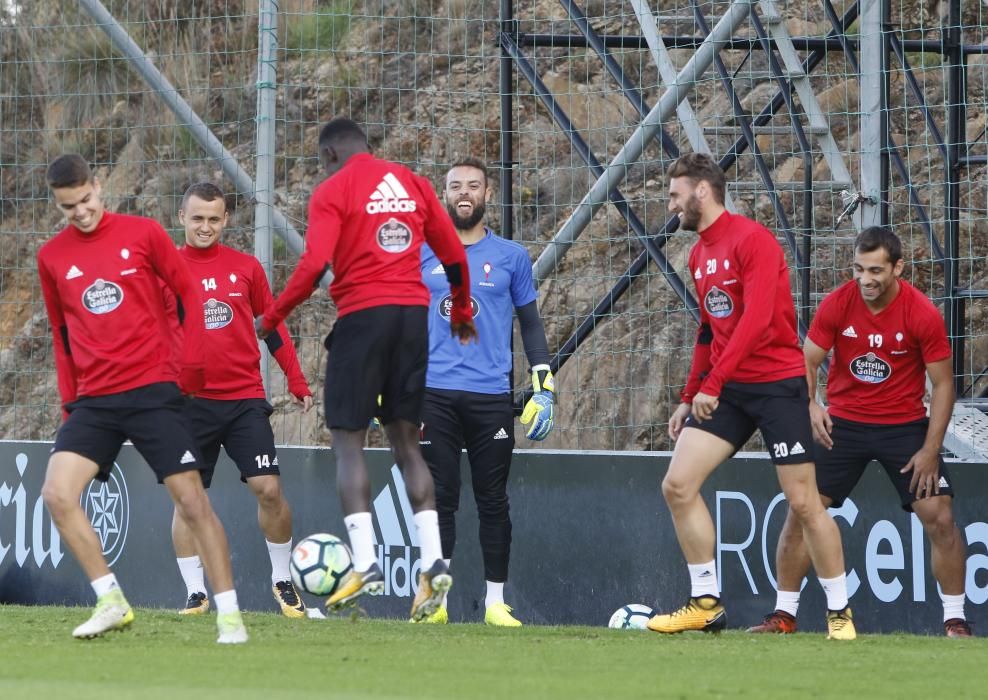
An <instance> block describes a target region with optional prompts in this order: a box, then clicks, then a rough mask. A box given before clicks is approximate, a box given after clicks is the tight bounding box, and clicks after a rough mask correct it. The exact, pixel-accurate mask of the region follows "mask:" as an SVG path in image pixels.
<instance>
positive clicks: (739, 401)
mask: <svg viewBox="0 0 988 700" xmlns="http://www.w3.org/2000/svg"><path fill="white" fill-rule="evenodd" d="M686 425H687V426H688V427H691V428H699V429H700V430H705V431H706V432H708V433H712V434H714V435H716V436H717V437H719V438H722V439H724V440H727V441H728V442H729V443H731V444H732V445H734V449H735V451H736V450H740V449H741V448H742V447H743V446H744V444H745V443H746V442H748V440H749V439H750V438H751V436H752V435H754V433H755V430H756V429H760V430H761V432H762V438H764V440H765V446H766V447H767V448H768V451H769V457H770V458H771V459H772V462H773V463H774V464H802V463H803V462H812V461H813V428H812V426H811V425H810V401H809V396H808V394H807V389H806V377H791V378H789V379H780V380H779V381H775V382H758V383H750V384H742V383H741V382H728V383H727V384H725V385H724V388H723V389H722V390H721V392H720V397H719V403H718V404H717V410H716V411H714V413H713V415H712V416H711V417H710V418H709V419H707V420H705V421H703V422H702V423H698V422H697V421H696V420H695V419H694V418H693V416H690V417H689V418H687V419H686Z"/></svg>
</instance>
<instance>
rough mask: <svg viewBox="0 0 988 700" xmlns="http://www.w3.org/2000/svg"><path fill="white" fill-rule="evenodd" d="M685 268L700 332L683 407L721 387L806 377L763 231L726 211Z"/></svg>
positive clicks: (783, 270)
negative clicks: (697, 305)
mask: <svg viewBox="0 0 988 700" xmlns="http://www.w3.org/2000/svg"><path fill="white" fill-rule="evenodd" d="M689 261H690V268H689V269H690V274H692V275H693V281H694V282H695V283H696V291H697V295H698V297H699V301H700V329H699V331H698V334H697V348H696V352H695V353H694V356H693V364H692V366H691V367H690V376H689V379H688V380H687V382H686V388H685V389H684V390H683V392H682V397H683V400H684V401H687V402H689V401H691V400H692V398H693V396H695V395H696V394H697V393H698V392H701V391H702V392H703V393H704V394H709V395H710V396H720V392H721V388H722V387H723V386H724V384H725V383H726V382H772V381H778V380H780V379H789V378H791V377H798V376H801V375H803V374H805V373H806V369H805V365H804V363H803V353H802V352H801V351H800V349H799V336H798V335H797V333H796V311H795V309H794V307H793V303H792V291H791V289H790V286H789V268H788V266H787V265H786V259H785V255H784V254H783V252H782V247H781V246H780V245H779V242H778V241H776V240H775V236H773V235H772V234H771V233H770V232H769V230H768V229H766V228H765V227H764V226H762V225H761V224H759V223H757V222H755V221H752V220H751V219H748V218H745V217H743V216H740V215H738V214H731V213H729V212H726V211H725V212H724V213H723V214H722V215H721V216H720V217H718V218H717V220H716V221H715V222H714V223H713V224H711V225H710V226H709V227H707V228H706V229H705V230H703V231H701V232H700V240H699V241H697V242H696V244H695V245H694V246H693V248H692V249H691V250H690V257H689ZM704 345H708V346H709V347H704Z"/></svg>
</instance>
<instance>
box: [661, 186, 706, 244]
mask: <svg viewBox="0 0 988 700" xmlns="http://www.w3.org/2000/svg"><path fill="white" fill-rule="evenodd" d="M707 189H709V185H708V184H707V183H706V182H704V181H703V180H700V181H699V182H696V181H694V180H693V178H690V177H674V178H672V179H670V180H669V212H670V213H672V214H678V215H679V225H680V226H681V227H682V228H684V229H686V230H687V231H699V227H700V220H701V218H702V215H703V204H702V202H701V201H700V197H701V196H705V195H707V191H706V190H707Z"/></svg>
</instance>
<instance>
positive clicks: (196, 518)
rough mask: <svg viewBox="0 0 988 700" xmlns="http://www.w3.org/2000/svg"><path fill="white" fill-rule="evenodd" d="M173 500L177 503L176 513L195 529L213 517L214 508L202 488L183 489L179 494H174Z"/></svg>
mask: <svg viewBox="0 0 988 700" xmlns="http://www.w3.org/2000/svg"><path fill="white" fill-rule="evenodd" d="M172 499H173V500H174V501H175V512H176V513H178V515H179V517H181V518H182V520H184V521H185V522H186V524H187V525H188V526H189V527H191V528H193V529H195V528H196V527H197V526H198V525H199V524H201V523H203V522H204V521H206V520H207V519H208V518H209V517H210V516H211V515H212V512H213V508H212V506H211V505H210V503H209V497H208V496H207V495H206V491H205V490H204V489H202V488H200V489H192V488H188V489H182V490H181V491H180V492H178V493H173V494H172Z"/></svg>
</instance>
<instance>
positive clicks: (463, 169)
mask: <svg viewBox="0 0 988 700" xmlns="http://www.w3.org/2000/svg"><path fill="white" fill-rule="evenodd" d="M445 194H446V211H447V212H449V216H450V218H451V219H453V225H454V226H455V227H456V228H457V229H459V230H460V231H469V230H470V229H472V228H474V227H475V226H476V225H477V224H479V223H480V222H481V221H483V220H484V215H485V214H486V213H487V202H489V201H490V198H491V188H490V187H489V186H488V184H487V180H486V178H485V177H484V173H483V171H481V170H478V169H477V168H473V167H470V166H467V165H461V166H457V167H455V168H453V169H452V170H450V171H449V172H448V173H446V193H445Z"/></svg>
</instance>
